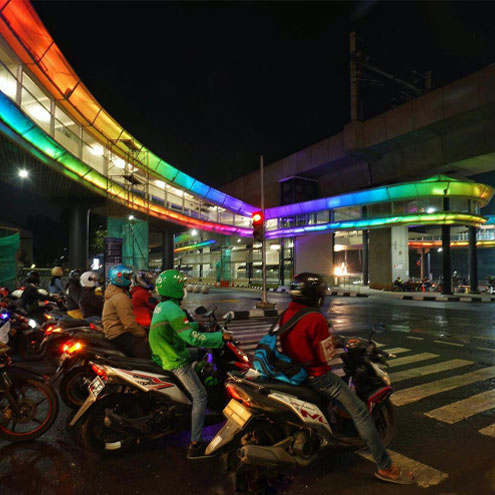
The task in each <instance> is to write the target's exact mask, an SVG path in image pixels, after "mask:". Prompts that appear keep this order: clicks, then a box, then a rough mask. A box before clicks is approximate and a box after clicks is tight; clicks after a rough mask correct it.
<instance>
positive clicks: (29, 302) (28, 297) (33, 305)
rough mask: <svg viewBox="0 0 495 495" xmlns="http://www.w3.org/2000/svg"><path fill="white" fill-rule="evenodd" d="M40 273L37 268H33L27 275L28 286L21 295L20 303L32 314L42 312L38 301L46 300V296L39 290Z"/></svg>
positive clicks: (35, 314)
mask: <svg viewBox="0 0 495 495" xmlns="http://www.w3.org/2000/svg"><path fill="white" fill-rule="evenodd" d="M39 284H40V274H39V272H37V271H36V270H31V271H30V272H28V273H27V276H26V287H25V288H24V291H23V293H22V296H21V300H20V301H21V302H20V305H21V307H22V308H23V309H25V310H26V311H27V313H28V314H29V315H30V316H37V315H38V314H40V313H42V312H43V310H42V309H40V306H39V304H38V301H44V300H45V299H47V297H46V296H44V295H43V294H40V292H39V290H38V289H39Z"/></svg>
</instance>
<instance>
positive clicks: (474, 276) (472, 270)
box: [468, 227, 478, 294]
mask: <svg viewBox="0 0 495 495" xmlns="http://www.w3.org/2000/svg"><path fill="white" fill-rule="evenodd" d="M477 231H478V229H477V228H476V227H468V232H469V252H468V253H469V254H468V257H469V285H470V291H471V293H475V294H477V293H478V250H477V248H476V233H477Z"/></svg>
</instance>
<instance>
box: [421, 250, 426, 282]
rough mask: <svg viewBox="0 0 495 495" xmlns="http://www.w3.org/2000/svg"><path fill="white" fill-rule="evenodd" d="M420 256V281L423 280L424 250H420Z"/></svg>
mask: <svg viewBox="0 0 495 495" xmlns="http://www.w3.org/2000/svg"><path fill="white" fill-rule="evenodd" d="M420 255H421V258H420V269H421V272H420V277H421V280H423V279H424V278H425V249H424V248H421V250H420Z"/></svg>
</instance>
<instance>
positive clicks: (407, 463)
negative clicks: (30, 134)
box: [358, 450, 449, 493]
mask: <svg viewBox="0 0 495 495" xmlns="http://www.w3.org/2000/svg"><path fill="white" fill-rule="evenodd" d="M388 452H389V454H390V457H391V458H392V461H393V462H394V463H395V464H398V465H399V466H400V467H401V468H402V469H403V470H404V471H411V472H413V473H414V478H415V481H416V483H417V484H418V485H419V486H420V487H421V488H428V487H429V486H434V485H439V484H440V483H441V482H442V481H444V480H446V479H447V478H448V477H449V475H448V474H447V473H443V472H442V471H439V470H438V469H435V468H434V467H431V466H428V465H427V464H423V463H421V462H419V461H415V460H414V459H410V458H409V457H406V456H405V455H402V454H399V453H398V452H394V451H393V450H389V451H388ZM358 453H359V455H360V456H361V457H364V458H365V459H367V460H368V461H372V462H373V458H372V457H371V454H370V453H369V452H368V451H366V450H360V451H359V452H358ZM394 493H395V492H394Z"/></svg>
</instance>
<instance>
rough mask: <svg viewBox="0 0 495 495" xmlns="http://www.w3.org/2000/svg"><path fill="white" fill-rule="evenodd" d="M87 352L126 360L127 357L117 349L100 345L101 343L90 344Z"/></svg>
mask: <svg viewBox="0 0 495 495" xmlns="http://www.w3.org/2000/svg"><path fill="white" fill-rule="evenodd" d="M87 350H88V351H89V352H94V353H95V354H103V355H105V356H109V357H112V358H113V357H117V358H118V357H123V358H125V357H126V355H125V354H124V353H123V352H122V351H119V350H118V349H116V348H115V347H114V346H113V345H111V344H110V345H106V344H104V345H100V343H99V342H98V343H92V342H90V343H89V344H88V347H87Z"/></svg>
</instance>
